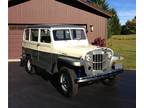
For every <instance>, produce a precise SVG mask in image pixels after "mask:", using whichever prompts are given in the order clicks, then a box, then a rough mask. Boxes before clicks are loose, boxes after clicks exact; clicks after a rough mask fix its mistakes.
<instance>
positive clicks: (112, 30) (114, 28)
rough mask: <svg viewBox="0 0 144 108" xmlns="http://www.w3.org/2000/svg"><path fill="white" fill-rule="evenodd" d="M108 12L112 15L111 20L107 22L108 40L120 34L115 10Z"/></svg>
mask: <svg viewBox="0 0 144 108" xmlns="http://www.w3.org/2000/svg"><path fill="white" fill-rule="evenodd" d="M109 11H110V12H111V13H112V18H111V19H109V20H108V38H110V37H111V36H112V35H119V34H120V33H121V25H120V21H119V17H118V15H117V12H116V10H115V9H113V8H112V9H110V10H109Z"/></svg>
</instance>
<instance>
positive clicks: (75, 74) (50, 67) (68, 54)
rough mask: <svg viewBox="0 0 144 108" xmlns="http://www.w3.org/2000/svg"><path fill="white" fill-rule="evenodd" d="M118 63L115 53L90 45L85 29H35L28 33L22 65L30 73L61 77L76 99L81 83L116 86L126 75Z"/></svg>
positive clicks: (65, 91)
mask: <svg viewBox="0 0 144 108" xmlns="http://www.w3.org/2000/svg"><path fill="white" fill-rule="evenodd" d="M116 60H117V59H114V52H113V50H112V49H110V48H106V47H98V46H92V45H90V44H89V43H88V39H87V35H86V30H85V28H84V27H82V26H76V25H32V26H29V27H27V28H25V29H24V34H23V42H22V59H21V61H22V62H24V63H25V69H26V71H27V72H28V73H33V72H35V71H36V70H37V69H36V68H41V69H43V70H45V71H46V72H48V73H49V74H51V75H53V74H57V75H58V77H57V80H58V83H59V84H58V85H59V87H60V89H61V91H62V92H63V94H64V95H65V96H74V95H76V94H77V92H78V87H79V84H81V83H87V82H94V81H101V82H102V83H103V84H106V85H112V84H113V83H114V82H115V79H116V76H117V75H118V74H120V73H121V72H122V66H119V65H117V64H116ZM34 70H35V71H34Z"/></svg>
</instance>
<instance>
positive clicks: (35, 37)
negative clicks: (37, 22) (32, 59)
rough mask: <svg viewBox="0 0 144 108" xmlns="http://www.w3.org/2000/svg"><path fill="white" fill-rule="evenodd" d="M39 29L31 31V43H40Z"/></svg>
mask: <svg viewBox="0 0 144 108" xmlns="http://www.w3.org/2000/svg"><path fill="white" fill-rule="evenodd" d="M38 33H39V32H38V29H31V37H30V40H31V41H35V42H38Z"/></svg>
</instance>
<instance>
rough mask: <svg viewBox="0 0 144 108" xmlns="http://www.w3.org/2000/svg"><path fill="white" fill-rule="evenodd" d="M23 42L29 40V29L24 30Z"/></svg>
mask: <svg viewBox="0 0 144 108" xmlns="http://www.w3.org/2000/svg"><path fill="white" fill-rule="evenodd" d="M25 40H29V29H27V30H25Z"/></svg>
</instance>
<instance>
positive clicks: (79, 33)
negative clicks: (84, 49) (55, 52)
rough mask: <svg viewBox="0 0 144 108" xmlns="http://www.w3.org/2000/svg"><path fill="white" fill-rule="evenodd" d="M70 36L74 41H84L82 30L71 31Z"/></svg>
mask: <svg viewBox="0 0 144 108" xmlns="http://www.w3.org/2000/svg"><path fill="white" fill-rule="evenodd" d="M71 34H72V38H73V39H74V40H80V39H86V37H85V33H84V30H79V29H72V30H71Z"/></svg>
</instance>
